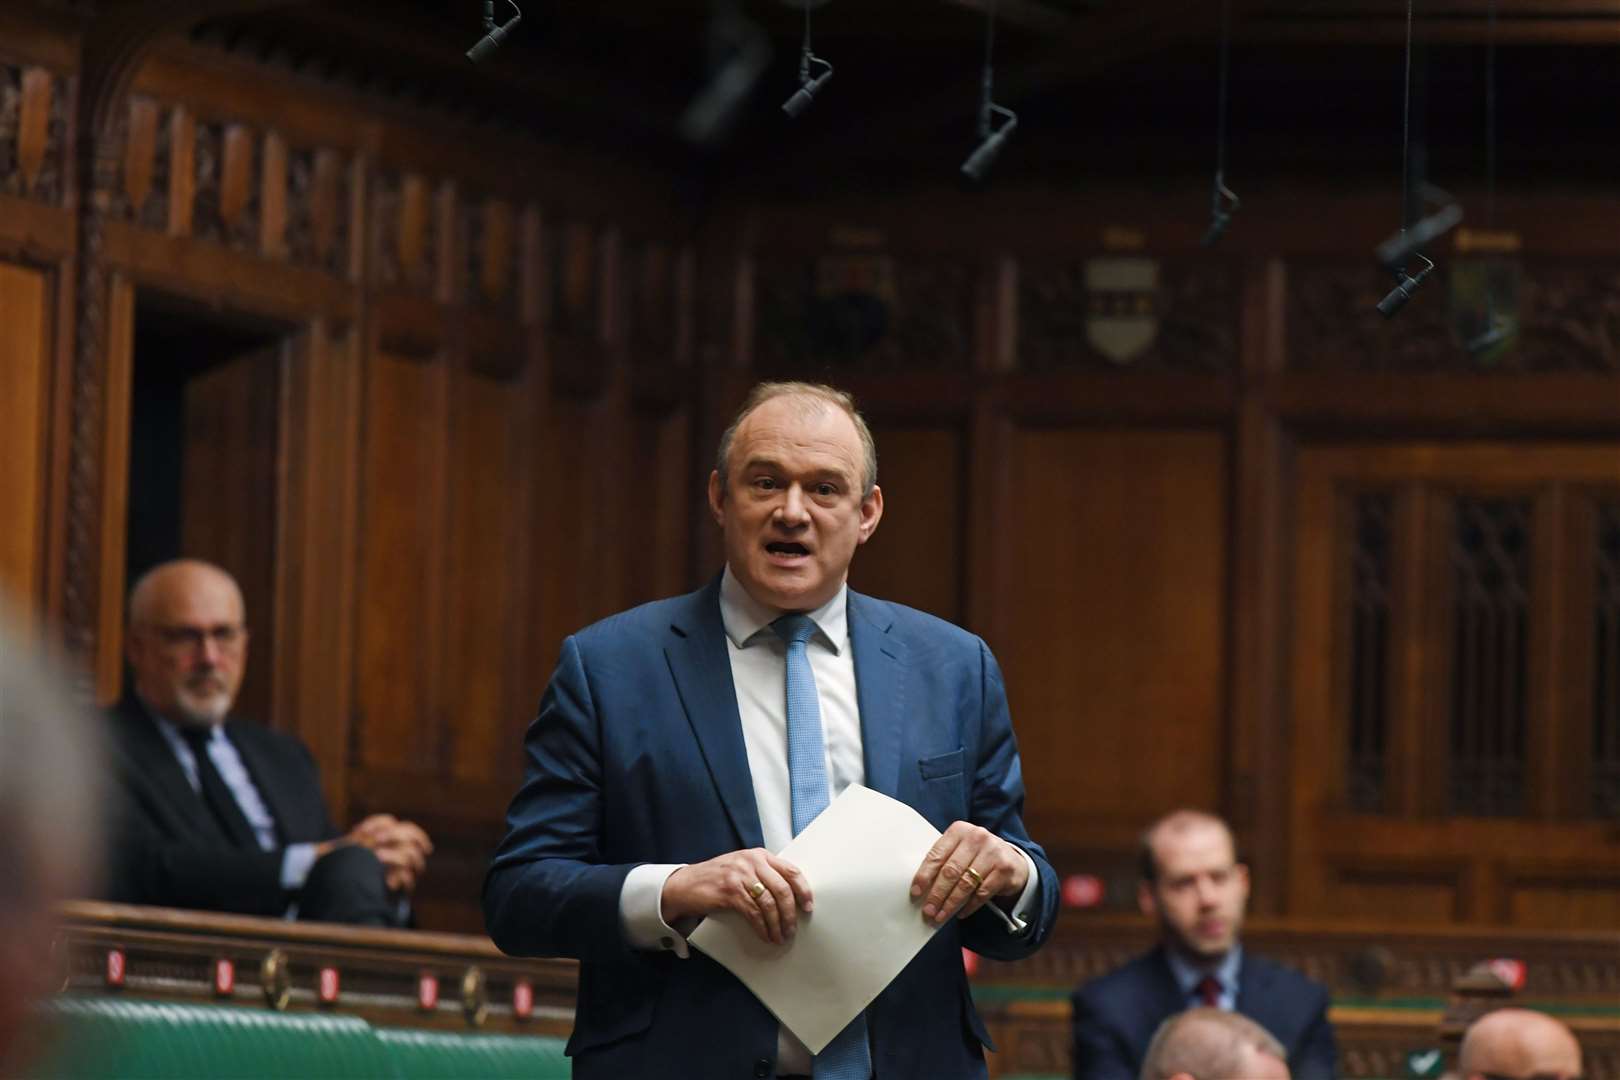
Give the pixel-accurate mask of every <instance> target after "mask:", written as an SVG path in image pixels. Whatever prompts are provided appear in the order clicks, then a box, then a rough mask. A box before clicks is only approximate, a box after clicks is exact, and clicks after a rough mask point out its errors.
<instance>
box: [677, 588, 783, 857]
mask: <svg viewBox="0 0 1620 1080" xmlns="http://www.w3.org/2000/svg"><path fill="white" fill-rule="evenodd" d="M688 600H689V601H690V602H689V603H688V604H687V605H686V606H685V609H684V610H682V611H679V612H677V614H676V617H675V618H674V619H673V620H671V623H670V631H671V633H670V637H669V643H668V644H667V645H666V646H665V647H664V658H665V660H666V661H667V662H668V664H669V672H670V675H671V676H673V678H674V680H675V689H676V692H677V693H678V694H679V695H680V699H681V704H682V706H683V707H684V708H685V709H686V719H687V722H688V723H690V724H691V725H692V734H693V735H694V736H696V737H697V741H698V746H699V747H700V748H701V749H702V751H703V758H704V760H705V761H706V762H707V763H708V766H709V775H710V777H711V778H712V779H713V780H714V786H715V788H716V790H717V791H718V792H719V793H720V801H721V803H722V804H724V806H725V808H726V816H727V817H728V818H730V819H731V825H732V828H733V829H735V830H736V832H737V838H738V840H739V841H740V844H739V846H740V847H745V848H747V847H763V846H764V844H765V834H764V832H763V830H761V828H760V825H759V806H758V804H757V803H756V802H755V801H754V781H753V775H752V774H751V773H750V772H749V771H748V748H747V746H746V745H745V744H744V743H743V734H742V716H741V714H740V713H739V712H738V711H737V690H736V687H735V685H734V684H733V683H732V680H731V655H730V653H729V652H727V649H726V630H725V625H724V624H723V623H722V622H721V621H720V579H719V578H716V579H715V580H714V581H713V582H711V583H710V584H709V586H708V587H707V588H705V589H702V590H700V591H698V592H696V593H693V594H692V595H691V596H690V597H688Z"/></svg>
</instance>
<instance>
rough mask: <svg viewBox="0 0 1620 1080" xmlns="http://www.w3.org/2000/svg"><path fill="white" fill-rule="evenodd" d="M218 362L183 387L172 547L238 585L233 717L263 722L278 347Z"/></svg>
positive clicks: (268, 670)
mask: <svg viewBox="0 0 1620 1080" xmlns="http://www.w3.org/2000/svg"><path fill="white" fill-rule="evenodd" d="M143 359H145V358H143ZM150 359H151V360H153V361H158V360H159V359H160V358H156V357H154V358H150ZM219 359H220V361H221V362H220V363H218V364H217V365H216V366H214V367H212V368H210V369H209V370H207V371H205V372H202V373H201V374H199V375H197V376H195V377H193V378H192V379H190V380H188V381H187V383H186V386H185V405H184V416H185V432H184V436H183V447H182V453H181V462H182V473H183V475H182V479H181V506H180V510H181V522H180V526H181V527H180V540H181V544H180V546H181V550H182V551H184V552H186V553H187V554H189V555H192V556H195V557H198V558H202V559H207V560H208V561H210V562H213V563H216V564H217V565H219V566H222V567H224V568H225V569H226V570H227V571H229V572H230V574H231V575H232V576H233V577H235V578H236V581H237V584H238V585H240V586H241V589H242V597H243V602H244V604H245V606H246V609H247V625H248V627H249V628H250V630H251V632H252V641H251V644H250V650H249V657H250V662H249V664H248V667H247V673H246V676H245V678H244V679H243V682H242V688H241V691H240V693H239V694H238V697H237V711H238V712H239V713H240V714H241V715H243V716H247V717H251V718H253V719H255V720H261V721H263V720H269V719H270V718H271V715H272V710H271V701H272V694H273V690H274V671H275V668H276V659H275V657H276V653H277V652H278V651H279V650H280V648H281V639H280V634H279V630H280V627H279V625H278V624H277V621H276V604H275V567H276V563H277V562H278V561H279V559H280V558H281V555H280V553H279V552H278V551H277V550H276V536H277V532H278V528H277V521H276V519H277V517H278V515H279V512H280V509H281V499H280V498H279V497H278V496H279V495H280V492H279V490H278V489H279V487H280V483H279V478H278V473H277V466H278V464H279V461H280V457H281V455H280V449H279V442H280V431H279V430H278V429H279V419H280V418H279V416H278V413H279V412H280V411H281V381H282V369H283V366H284V363H285V360H284V356H283V349H282V346H279V345H278V346H272V347H269V348H266V349H260V350H255V351H252V352H248V353H244V354H241V355H238V356H234V357H221V358H219Z"/></svg>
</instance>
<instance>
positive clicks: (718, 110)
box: [680, 0, 771, 146]
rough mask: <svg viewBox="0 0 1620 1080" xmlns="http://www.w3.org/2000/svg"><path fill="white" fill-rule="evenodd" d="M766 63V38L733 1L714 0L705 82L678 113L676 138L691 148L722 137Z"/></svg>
mask: <svg viewBox="0 0 1620 1080" xmlns="http://www.w3.org/2000/svg"><path fill="white" fill-rule="evenodd" d="M770 62H771V39H770V38H769V37H768V36H767V35H766V34H765V31H763V30H761V29H760V28H759V27H758V26H757V25H756V24H754V23H752V22H750V21H749V20H748V19H747V18H745V17H744V16H743V14H742V12H741V11H739V10H738V9H737V6H736V4H735V3H728V2H726V0H716V3H715V5H714V15H713V17H712V18H711V19H710V20H709V66H710V69H711V70H712V71H713V72H714V74H713V76H711V77H710V79H709V84H708V85H707V86H705V87H704V88H703V89H702V90H700V91H698V94H697V96H696V97H694V98H693V99H692V100H691V102H690V103H689V104H688V105H687V106H686V111H685V112H684V113H682V114H681V122H680V130H681V136H682V137H683V138H684V139H686V141H687V142H689V143H693V144H694V145H697V146H712V145H713V144H715V143H718V142H719V141H720V140H721V139H722V138H724V137H725V135H726V133H727V132H729V131H730V130H731V126H732V125H733V124H734V123H736V121H737V116H738V114H739V113H740V112H741V111H742V107H743V105H744V104H745V103H746V102H747V101H748V95H749V94H750V93H752V92H753V89H754V84H755V83H757V82H759V77H760V76H761V75H762V74H764V72H765V68H766V66H767V65H768V64H769V63H770Z"/></svg>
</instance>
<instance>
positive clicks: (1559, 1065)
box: [1457, 1009, 1581, 1080]
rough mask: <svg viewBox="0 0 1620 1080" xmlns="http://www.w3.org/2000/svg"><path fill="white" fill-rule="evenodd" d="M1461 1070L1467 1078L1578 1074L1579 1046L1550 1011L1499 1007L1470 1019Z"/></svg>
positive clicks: (1541, 1079)
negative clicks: (1542, 1011)
mask: <svg viewBox="0 0 1620 1080" xmlns="http://www.w3.org/2000/svg"><path fill="white" fill-rule="evenodd" d="M1457 1071H1458V1072H1459V1073H1461V1074H1462V1076H1463V1080H1482V1078H1483V1080H1576V1078H1578V1077H1579V1076H1580V1075H1581V1046H1580V1043H1578V1042H1576V1041H1575V1035H1574V1033H1572V1032H1571V1031H1570V1030H1569V1028H1567V1027H1565V1026H1564V1025H1563V1023H1562V1022H1560V1021H1558V1020H1555V1019H1553V1018H1552V1017H1550V1016H1548V1015H1547V1014H1546V1013H1538V1012H1534V1011H1532V1010H1530V1009H1497V1010H1495V1011H1494V1012H1488V1013H1486V1014H1485V1015H1484V1016H1481V1017H1480V1018H1479V1019H1478V1020H1475V1021H1474V1022H1473V1023H1472V1024H1470V1025H1469V1027H1468V1030H1467V1032H1465V1033H1464V1035H1463V1041H1462V1049H1461V1050H1460V1051H1459V1052H1458V1055H1457Z"/></svg>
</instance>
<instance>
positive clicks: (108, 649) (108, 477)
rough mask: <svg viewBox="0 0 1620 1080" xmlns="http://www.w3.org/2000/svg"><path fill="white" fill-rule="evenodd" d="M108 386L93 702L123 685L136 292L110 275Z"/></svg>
mask: <svg viewBox="0 0 1620 1080" xmlns="http://www.w3.org/2000/svg"><path fill="white" fill-rule="evenodd" d="M107 306H108V313H107V338H106V341H107V353H106V358H105V369H104V370H105V373H106V374H105V378H106V383H105V385H104V387H103V391H102V400H101V408H102V423H103V428H102V433H101V461H100V463H99V464H100V473H101V480H100V490H101V499H100V505H99V507H97V510H98V511H99V513H98V515H97V520H98V522H99V525H100V535H99V536H98V537H97V541H98V543H97V549H96V550H97V556H98V558H97V582H98V586H97V590H96V593H97V596H98V597H99V610H98V612H97V621H98V624H99V625H98V627H97V629H96V638H95V642H96V649H95V664H94V666H95V673H96V700H97V701H98V702H99V703H101V704H103V705H108V704H111V703H112V702H114V701H116V700H117V698H118V695H119V692H120V690H121V685H120V684H121V682H122V680H123V664H124V658H123V649H124V589H125V587H126V582H125V581H124V556H125V545H124V531H125V523H126V516H125V515H126V514H127V512H128V500H129V408H130V393H131V381H132V379H133V377H134V350H135V287H134V285H133V284H132V283H131V282H130V280H129V279H128V278H127V277H125V276H124V275H123V274H113V275H112V277H111V281H110V283H109V288H108V298H107Z"/></svg>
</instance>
